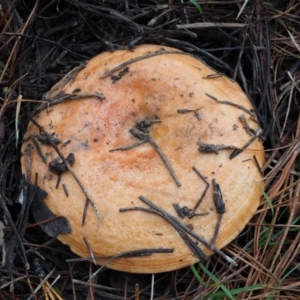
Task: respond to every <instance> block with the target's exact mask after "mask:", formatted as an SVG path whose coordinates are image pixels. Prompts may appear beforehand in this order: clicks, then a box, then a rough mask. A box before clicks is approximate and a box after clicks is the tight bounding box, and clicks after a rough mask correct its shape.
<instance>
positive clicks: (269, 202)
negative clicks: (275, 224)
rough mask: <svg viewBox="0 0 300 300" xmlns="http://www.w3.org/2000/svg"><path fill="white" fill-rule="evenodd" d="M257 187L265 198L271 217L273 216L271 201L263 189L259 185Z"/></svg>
mask: <svg viewBox="0 0 300 300" xmlns="http://www.w3.org/2000/svg"><path fill="white" fill-rule="evenodd" d="M258 187H259V189H260V190H261V193H262V195H263V196H264V197H265V199H266V201H267V202H268V204H269V206H270V209H271V211H272V215H273V216H274V206H273V203H272V201H271V199H270V198H269V196H268V195H267V193H266V192H265V191H264V189H263V188H262V187H261V186H260V185H259V186H258Z"/></svg>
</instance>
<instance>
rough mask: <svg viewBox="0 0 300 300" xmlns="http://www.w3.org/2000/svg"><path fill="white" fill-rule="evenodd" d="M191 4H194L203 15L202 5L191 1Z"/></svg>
mask: <svg viewBox="0 0 300 300" xmlns="http://www.w3.org/2000/svg"><path fill="white" fill-rule="evenodd" d="M190 2H191V3H193V4H194V5H195V6H196V8H197V9H198V11H199V13H200V14H202V12H203V11H202V7H201V6H200V4H199V3H198V2H197V1H196V0H190Z"/></svg>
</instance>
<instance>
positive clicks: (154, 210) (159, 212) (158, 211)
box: [120, 195, 237, 266]
mask: <svg viewBox="0 0 300 300" xmlns="http://www.w3.org/2000/svg"><path fill="white" fill-rule="evenodd" d="M139 199H140V200H141V201H142V202H144V203H145V204H147V205H148V206H150V207H151V208H152V209H147V208H144V207H130V208H121V209H120V212H125V211H130V210H142V211H146V212H150V213H155V214H157V215H159V216H161V217H162V218H164V219H165V220H166V221H168V222H169V223H170V224H171V225H172V226H173V227H174V228H175V229H176V230H178V228H180V229H179V230H180V231H179V233H180V232H181V231H184V232H186V233H187V234H189V235H191V236H192V237H194V238H195V239H196V240H197V241H199V242H200V243H202V244H203V245H204V246H206V247H207V248H209V249H210V250H212V251H214V252H215V253H217V254H218V255H220V256H221V257H223V258H224V259H225V260H226V261H227V262H229V263H230V264H233V265H234V266H237V263H236V262H235V261H234V260H233V259H232V258H230V257H228V256H227V255H226V254H225V253H224V252H222V251H221V250H220V249H218V248H216V247H215V246H214V245H212V244H211V243H209V242H208V241H206V240H205V239H203V238H202V237H201V236H199V235H198V234H197V233H196V232H194V231H193V230H191V229H190V228H189V227H187V226H186V225H185V224H183V223H181V222H180V221H179V220H177V219H176V218H175V217H174V216H172V215H171V214H169V213H168V212H166V211H165V210H163V209H161V208H160V207H158V206H157V205H156V204H154V203H153V202H152V201H150V200H149V199H147V198H146V197H144V196H142V195H141V196H140V197H139Z"/></svg>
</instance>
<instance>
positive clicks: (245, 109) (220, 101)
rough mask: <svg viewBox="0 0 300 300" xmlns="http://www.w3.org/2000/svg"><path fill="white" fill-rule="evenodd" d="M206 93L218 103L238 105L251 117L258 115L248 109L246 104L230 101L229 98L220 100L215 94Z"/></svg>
mask: <svg viewBox="0 0 300 300" xmlns="http://www.w3.org/2000/svg"><path fill="white" fill-rule="evenodd" d="M205 95H206V96H207V97H209V98H210V99H212V100H214V101H216V102H218V103H222V104H228V105H232V106H235V107H237V108H239V109H241V110H243V111H244V112H246V113H247V114H249V115H250V116H251V117H253V118H255V117H256V115H255V113H254V112H253V111H251V110H249V109H247V108H246V107H244V106H242V105H239V104H237V103H234V102H230V101H227V100H218V99H217V98H216V97H214V96H212V95H210V94H208V93H205Z"/></svg>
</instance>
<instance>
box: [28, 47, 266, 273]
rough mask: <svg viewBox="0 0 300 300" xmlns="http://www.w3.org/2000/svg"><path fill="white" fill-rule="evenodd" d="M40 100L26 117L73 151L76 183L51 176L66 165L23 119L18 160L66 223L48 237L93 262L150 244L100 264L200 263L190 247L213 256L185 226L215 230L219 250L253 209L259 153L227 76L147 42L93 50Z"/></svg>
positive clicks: (248, 111) (156, 267)
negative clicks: (64, 228) (37, 107)
mask: <svg viewBox="0 0 300 300" xmlns="http://www.w3.org/2000/svg"><path fill="white" fill-rule="evenodd" d="M45 100H46V101H47V103H46V104H45V103H43V104H42V105H44V107H46V108H45V109H40V111H38V113H37V114H36V116H35V120H36V121H37V123H38V124H39V125H40V126H42V127H43V128H44V129H45V131H46V132H47V133H48V134H50V135H52V139H53V140H54V137H55V138H58V139H59V140H60V141H61V143H60V144H58V145H57V147H58V148H59V149H60V151H61V152H62V154H63V155H64V157H65V158H67V157H68V156H69V155H70V153H73V155H74V156H73V157H72V156H71V158H74V159H75V161H74V163H73V160H74V159H70V156H69V157H68V162H69V163H73V164H72V170H73V171H74V173H75V174H76V176H77V178H78V180H79V181H80V183H81V184H82V187H80V185H79V184H78V181H76V180H75V178H74V176H73V175H72V173H71V172H70V171H66V172H63V173H60V174H57V173H56V172H59V171H58V170H57V169H56V168H59V167H63V169H64V168H65V165H64V163H63V162H61V161H59V160H58V157H59V156H58V154H57V152H56V151H55V150H54V148H53V147H52V146H51V145H48V144H47V143H42V142H41V141H42V138H45V136H42V137H40V138H39V134H40V131H39V129H38V128H37V127H36V126H35V125H34V124H33V123H30V124H29V125H28V130H27V133H26V135H25V137H24V144H23V146H22V153H23V156H22V168H23V172H24V173H25V174H27V177H28V178H27V179H28V180H29V181H30V182H32V183H33V182H34V178H35V176H36V174H38V176H37V178H38V179H37V185H38V186H39V187H41V188H42V189H43V190H44V191H46V192H47V193H48V195H47V197H46V198H45V199H44V201H45V203H46V205H47V206H48V208H49V209H50V210H51V211H52V212H53V213H54V214H55V215H57V216H63V217H65V218H67V220H68V221H69V224H70V227H71V231H72V232H71V233H70V234H59V235H58V236H57V237H58V239H59V240H61V241H62V242H63V243H65V244H68V245H69V246H70V248H71V249H72V251H74V252H75V253H76V254H78V255H80V256H82V257H91V255H93V256H94V257H95V258H96V261H97V263H99V264H100V265H103V264H105V263H106V262H107V261H108V257H113V256H115V255H119V254H122V253H124V252H131V251H138V250H145V249H152V250H153V251H149V253H151V255H145V256H138V257H119V258H115V259H112V260H111V261H110V262H109V263H108V265H107V266H108V267H109V268H112V269H116V270H121V271H127V272H136V273H158V272H165V271H170V270H175V269H178V268H181V267H185V266H188V265H192V264H194V263H196V262H197V261H199V255H198V254H197V253H198V251H200V250H199V249H201V250H202V251H203V252H204V253H205V254H206V255H211V254H212V253H213V251H211V250H210V249H209V248H208V247H207V245H204V244H203V243H201V242H199V241H197V240H196V239H195V238H194V237H192V235H191V233H192V234H193V233H195V234H197V235H198V236H200V237H201V238H202V239H204V240H205V241H207V243H208V244H210V243H213V240H214V236H217V238H216V242H215V246H216V247H217V248H219V249H220V248H222V247H224V246H225V245H227V244H228V243H229V242H230V241H231V240H233V239H234V238H235V237H236V236H237V235H238V234H239V233H240V232H241V230H242V229H243V228H244V227H245V225H246V224H247V222H248V221H249V220H250V218H251V217H252V216H253V215H254V213H255V211H256V210H257V207H258V203H259V198H260V188H259V186H262V187H263V181H262V175H261V174H260V171H259V168H258V165H262V164H263V163H264V152H263V146H262V144H261V142H260V140H259V138H258V137H257V136H258V130H259V125H258V122H257V121H256V120H255V115H254V113H253V111H252V106H251V104H250V102H249V100H248V98H247V97H246V96H245V94H244V93H243V91H242V90H241V88H240V87H239V86H238V85H237V84H236V83H235V82H233V81H231V80H229V79H228V78H227V77H225V76H222V75H218V74H216V72H215V71H214V70H212V69H210V68H208V67H207V66H206V65H204V64H203V63H202V62H201V61H199V60H197V59H196V58H194V57H193V56H191V55H189V54H187V53H184V52H181V51H180V50H177V49H173V48H169V47H160V46H155V45H143V46H139V47H137V48H136V49H133V50H130V51H127V50H120V51H115V52H113V53H108V52H107V53H102V54H100V55H98V56H96V57H94V58H93V59H91V60H90V61H89V62H88V63H87V65H86V66H84V67H81V68H80V70H79V69H76V70H74V71H73V72H71V73H70V74H68V75H67V76H66V77H65V78H64V79H63V80H62V81H61V82H59V83H58V84H56V85H55V86H54V87H53V88H52V89H51V91H50V92H48V93H47V94H46V95H45ZM217 100H219V101H217ZM220 101H229V102H231V104H230V103H229V104H228V102H220ZM232 103H233V104H234V105H232ZM51 105H52V106H51ZM47 106H49V107H47ZM42 108H43V107H42ZM250 142H251V143H250ZM247 144H249V145H247ZM244 146H245V149H244V150H243V151H241V150H240V151H237V150H236V149H242V148H243V147H244ZM28 149H30V151H28ZM233 152H234V154H232V153H233ZM254 156H255V157H256V160H257V163H256V162H255V159H254ZM49 164H50V168H49ZM50 169H51V170H52V171H51V170H50ZM65 169H67V168H65ZM59 177H60V181H59V182H58V179H59ZM83 188H84V191H83ZM87 197H89V199H90V200H91V201H89V202H87V201H86V199H87ZM145 199H146V200H149V201H150V202H148V203H145ZM201 199H202V201H201V203H198V202H199V200H201ZM215 200H216V201H217V203H216V202H215ZM91 202H94V204H95V206H93V205H92V204H91ZM223 203H224V205H225V210H224V205H223ZM152 204H153V205H152ZM174 205H175V206H176V207H177V211H176V210H175V208H174ZM123 208H131V210H128V211H126V210H125V211H122V210H121V211H120V209H123ZM141 208H142V209H141ZM164 214H165V216H167V217H166V218H163V215H164ZM179 215H181V216H179ZM83 216H84V224H83ZM176 220H177V221H179V224H180V225H179V229H178V228H177V227H176V226H177V225H174V223H176V222H177V221H176ZM218 223H219V224H220V226H219V232H218V233H217V232H216V227H217V224H218ZM184 226H188V227H184ZM180 228H181V229H180ZM182 228H185V229H184V230H182ZM186 228H190V231H189V232H188V231H187V230H186ZM165 249H172V252H166V253H165V252H164V250H165ZM195 249H196V250H195ZM154 250H157V251H158V252H159V251H162V253H155V252H156V251H154ZM133 253H135V252H133ZM149 253H148V254H149ZM145 254H146V252H145ZM98 257H102V258H98Z"/></svg>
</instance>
